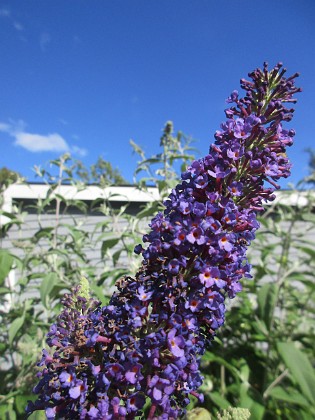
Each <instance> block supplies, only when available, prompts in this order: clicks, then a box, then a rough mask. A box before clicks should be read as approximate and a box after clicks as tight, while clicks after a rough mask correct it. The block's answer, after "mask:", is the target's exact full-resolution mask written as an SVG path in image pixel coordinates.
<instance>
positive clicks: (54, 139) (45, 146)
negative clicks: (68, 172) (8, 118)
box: [0, 121, 88, 157]
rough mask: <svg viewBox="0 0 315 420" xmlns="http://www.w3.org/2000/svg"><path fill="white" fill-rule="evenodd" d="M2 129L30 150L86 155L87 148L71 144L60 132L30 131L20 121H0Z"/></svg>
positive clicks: (33, 151)
mask: <svg viewBox="0 0 315 420" xmlns="http://www.w3.org/2000/svg"><path fill="white" fill-rule="evenodd" d="M0 131H2V132H3V133H7V134H9V135H10V136H11V137H13V138H14V140H15V141H14V144H15V145H16V146H20V147H23V149H26V150H27V151H29V152H32V153H40V152H56V153H65V152H70V153H73V154H75V155H79V156H82V157H83V156H86V155H87V153H88V152H87V150H86V149H83V148H81V147H78V146H75V145H71V146H69V144H68V143H67V141H66V140H65V139H64V138H63V137H62V136H61V135H60V134H58V133H52V134H47V135H42V134H36V133H28V132H27V131H25V124H24V122H23V121H19V122H18V123H14V124H7V123H3V122H1V121H0Z"/></svg>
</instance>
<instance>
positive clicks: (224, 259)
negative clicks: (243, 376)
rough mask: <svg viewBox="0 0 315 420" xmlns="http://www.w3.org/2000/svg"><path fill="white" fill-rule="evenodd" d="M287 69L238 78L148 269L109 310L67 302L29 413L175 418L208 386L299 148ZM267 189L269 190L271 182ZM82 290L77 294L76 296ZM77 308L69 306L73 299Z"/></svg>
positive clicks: (157, 233)
mask: <svg viewBox="0 0 315 420" xmlns="http://www.w3.org/2000/svg"><path fill="white" fill-rule="evenodd" d="M284 74H285V70H284V69H282V65H281V64H278V65H277V66H275V67H274V68H273V69H272V70H271V71H268V69H267V65H266V64H265V65H264V68H263V69H262V70H261V69H257V70H255V71H253V72H252V73H250V74H249V77H250V79H251V80H249V81H247V80H244V79H242V80H241V87H242V88H243V89H244V90H245V91H246V94H245V96H244V97H243V98H241V97H239V94H238V92H237V91H233V92H232V94H231V95H230V97H229V98H228V100H227V102H228V103H230V104H232V106H231V107H230V108H229V109H227V110H226V111H225V114H226V117H227V120H226V121H225V122H224V123H222V124H221V128H220V130H218V131H216V133H215V139H216V141H215V143H214V144H213V145H211V147H210V151H209V154H208V155H207V156H205V157H204V158H202V159H199V160H196V161H194V162H193V163H192V164H191V166H190V167H189V168H188V169H187V171H186V172H185V173H183V174H182V180H181V182H180V183H179V184H178V185H177V187H176V188H175V189H174V190H173V191H172V192H171V194H170V195H169V197H168V198H167V200H166V201H165V203H164V204H165V210H164V212H163V213H158V214H157V215H156V217H155V218H154V219H153V220H152V221H151V224H150V227H151V231H150V232H149V233H148V234H147V235H145V236H144V238H143V241H144V243H145V244H147V246H146V247H145V248H144V247H143V246H142V245H138V246H137V247H136V249H135V251H136V253H138V254H142V257H143V262H142V266H141V268H140V270H139V272H138V273H137V275H136V276H135V278H131V277H126V278H123V279H121V280H120V281H119V282H118V284H117V291H116V292H115V293H114V295H113V296H112V298H111V301H110V304H109V305H108V306H105V307H103V308H101V307H99V306H96V304H95V303H93V304H91V305H89V306H87V304H88V301H87V300H86V298H80V299H79V298H78V299H77V302H78V303H79V304H80V305H79V306H80V308H81V309H80V311H79V312H78V310H77V309H76V306H75V305H74V306H73V305H72V304H71V305H70V306H69V305H68V304H67V305H66V309H65V310H64V312H63V314H62V315H61V316H60V317H59V320H58V322H57V324H56V325H54V326H53V327H52V328H51V331H50V332H49V334H48V339H47V342H48V344H49V346H50V347H52V348H54V349H55V352H54V353H53V354H52V355H49V354H48V352H47V351H46V350H44V351H43V358H42V361H41V362H40V365H41V366H43V370H42V371H41V372H40V373H39V376H40V378H41V379H40V382H39V384H38V385H37V386H36V388H35V392H37V393H38V394H39V395H40V396H39V398H38V400H37V401H36V402H35V403H34V404H30V405H29V407H28V412H32V411H34V410H36V409H45V410H46V415H47V418H51V419H53V418H71V419H76V418H77V419H125V418H126V419H133V418H135V416H137V415H139V414H141V413H142V410H143V407H144V406H145V405H146V406H149V407H150V408H149V409H148V412H147V414H146V417H147V418H148V419H153V418H154V419H177V418H179V417H180V416H181V415H182V414H183V413H184V410H185V407H186V406H187V404H188V403H189V395H194V396H196V397H197V398H200V399H202V395H199V394H198V393H197V392H196V390H197V389H198V387H199V386H200V385H201V383H202V377H201V375H200V372H199V362H200V357H201V356H202V354H203V353H204V351H205V349H206V347H207V346H208V344H209V343H210V341H211V340H212V339H213V337H214V334H215V332H216V330H217V329H218V328H219V327H220V326H221V325H222V324H223V322H224V313H225V305H224V301H225V298H226V297H229V298H233V297H234V296H235V294H236V293H237V292H238V291H240V290H241V285H240V280H241V279H242V278H243V277H250V265H249V264H248V261H247V259H246V251H247V247H248V246H249V245H250V243H251V241H252V240H253V239H254V237H255V231H256V230H257V228H258V227H259V224H258V222H257V220H256V215H257V212H259V211H261V210H262V209H263V207H262V204H263V202H264V201H267V200H272V199H273V198H274V195H273V192H274V190H275V189H277V188H278V184H277V181H278V180H279V179H280V178H281V177H287V176H288V175H289V173H290V164H289V162H288V159H287V157H286V154H285V150H286V147H287V146H290V145H291V144H292V139H293V137H294V131H293V130H289V131H288V130H286V129H284V128H283V126H282V123H283V122H286V121H290V119H291V118H292V114H293V111H294V110H293V109H289V108H286V105H287V104H288V103H289V104H291V103H294V102H295V99H294V98H293V94H295V93H296V92H298V91H299V89H298V88H296V87H295V85H294V79H295V77H296V76H297V75H293V76H292V77H289V78H287V79H286V78H285V77H284ZM266 183H267V184H269V186H268V187H266V185H265V184H266ZM76 294H78V291H76ZM66 302H68V301H66Z"/></svg>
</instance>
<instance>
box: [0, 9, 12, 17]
mask: <svg viewBox="0 0 315 420" xmlns="http://www.w3.org/2000/svg"><path fill="white" fill-rule="evenodd" d="M9 16H11V10H10V9H8V8H7V7H1V8H0V17H9Z"/></svg>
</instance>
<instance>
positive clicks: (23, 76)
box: [0, 0, 315, 186]
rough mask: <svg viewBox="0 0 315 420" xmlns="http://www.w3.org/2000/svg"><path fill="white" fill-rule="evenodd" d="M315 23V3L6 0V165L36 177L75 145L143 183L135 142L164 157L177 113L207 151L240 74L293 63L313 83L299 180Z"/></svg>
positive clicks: (294, 154)
mask: <svg viewBox="0 0 315 420" xmlns="http://www.w3.org/2000/svg"><path fill="white" fill-rule="evenodd" d="M314 22H315V1H314V0H301V1H299V2H297V1H296V0H277V1H275V0H264V1H263V2H258V1H257V2H255V1H253V0H220V1H218V0H190V1H188V0H103V1H101V0H98V1H96V0H89V1H88V0H86V1H82V0H75V1H74V0H68V1H64V0H53V1H52V0H51V1H48V0H46V1H38V0H37V1H35V0H28V1H18V0H7V1H2V0H1V1H0V38H1V43H0V54H1V66H0V92H1V94H0V145H1V149H0V150H1V153H0V167H2V166H6V167H8V168H10V169H13V170H16V171H19V172H20V173H21V174H22V175H23V176H25V177H27V178H28V179H29V180H34V179H35V178H34V175H33V171H32V169H31V168H32V167H33V165H41V166H45V164H46V163H47V162H48V161H49V160H51V159H53V158H55V157H57V156H59V155H60V154H62V153H63V152H64V151H70V152H71V153H72V154H73V156H74V157H76V158H78V159H82V160H83V162H84V163H86V164H87V165H90V164H92V163H94V162H95V161H96V160H97V157H98V156H99V155H101V156H103V158H104V159H106V160H109V161H110V162H112V164H113V166H114V167H118V168H119V169H120V170H121V172H122V173H123V175H124V176H125V177H126V178H127V179H128V180H129V181H131V180H132V173H133V170H134V168H135V164H136V160H137V158H136V157H135V156H133V155H132V151H131V148H130V146H129V140H130V139H133V140H134V141H135V142H136V143H138V144H140V145H141V146H142V147H143V148H144V150H145V152H146V154H147V155H151V154H153V153H157V152H159V138H160V136H161V129H162V127H163V126H164V123H165V122H166V121H167V120H172V121H173V122H174V126H175V130H181V131H183V132H184V133H186V134H187V135H191V136H192V137H193V138H194V139H195V140H196V141H197V142H196V147H197V148H198V149H199V151H200V155H202V154H206V153H207V151H208V147H209V144H210V143H212V142H213V133H214V132H215V130H216V129H218V128H219V125H220V123H221V122H222V121H223V120H224V118H225V117H224V112H223V110H224V108H226V106H227V105H226V103H225V99H226V98H227V96H229V94H230V93H231V91H232V90H233V89H237V88H238V86H239V79H240V78H241V77H244V76H246V75H247V73H248V72H249V71H251V70H253V69H254V68H256V67H260V66H262V63H263V62H264V61H268V62H269V63H270V65H274V64H276V63H277V62H278V61H282V62H283V63H284V65H285V67H287V69H288V75H290V74H292V73H294V72H296V71H299V72H300V73H301V77H300V79H299V80H298V82H299V85H300V86H302V88H303V93H301V94H299V102H298V104H297V106H296V113H295V118H294V120H293V121H292V122H291V123H290V127H292V128H295V129H296V132H297V136H296V143H295V145H294V146H293V147H292V148H291V150H290V151H289V156H290V157H291V159H292V162H293V164H294V167H293V171H292V176H291V178H290V179H289V181H290V182H293V183H296V182H297V181H298V180H299V179H301V177H302V176H303V175H306V174H307V161H308V157H307V154H306V153H305V152H304V150H305V149H306V148H308V147H313V148H315V141H314V133H315V117H314V115H315V71H314V70H315V53H314V51H315V24H314ZM287 182H288V181H285V182H284V183H282V185H283V186H286V185H287Z"/></svg>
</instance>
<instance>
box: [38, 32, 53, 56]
mask: <svg viewBox="0 0 315 420" xmlns="http://www.w3.org/2000/svg"><path fill="white" fill-rule="evenodd" d="M50 43H51V35H50V34H49V33H48V32H42V33H41V34H40V36H39V45H40V48H41V50H42V51H43V52H45V51H46V50H47V47H48V45H49V44H50Z"/></svg>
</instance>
